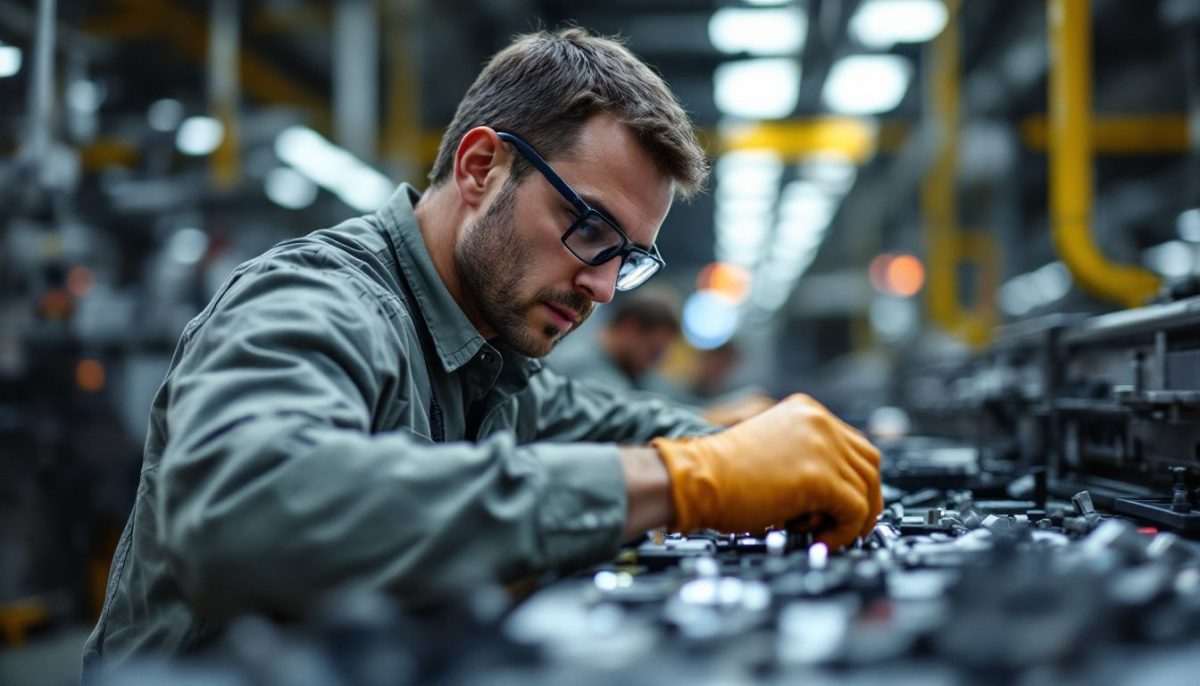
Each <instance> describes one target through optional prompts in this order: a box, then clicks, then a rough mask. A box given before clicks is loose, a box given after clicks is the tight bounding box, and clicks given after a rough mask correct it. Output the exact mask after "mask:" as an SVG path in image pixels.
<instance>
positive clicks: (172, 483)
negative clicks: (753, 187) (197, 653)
mask: <svg viewBox="0 0 1200 686" xmlns="http://www.w3.org/2000/svg"><path fill="white" fill-rule="evenodd" d="M706 172H707V161H706V158H705V155H704V152H703V150H702V149H701V148H700V146H699V144H698V143H697V140H696V138H695V134H694V133H693V131H692V127H691V123H690V122H689V120H688V118H687V116H686V115H685V113H684V112H683V109H682V108H681V107H680V106H679V104H678V103H677V102H676V101H675V99H674V96H673V95H672V94H671V92H670V91H669V90H668V88H667V86H666V84H665V83H664V82H663V81H662V79H661V78H660V77H659V76H657V75H656V74H655V72H654V71H653V70H651V69H650V68H649V67H647V66H646V65H645V64H643V63H642V62H641V61H640V60H638V59H637V58H636V57H635V56H634V55H633V54H632V53H630V52H629V51H628V50H627V49H625V48H624V47H623V46H622V45H620V44H619V43H617V42H614V41H612V40H609V39H605V38H600V37H595V36H592V35H589V34H588V33H587V32H585V31H583V30H581V29H568V30H564V31H561V32H556V33H551V32H539V33H536V34H533V35H529V36H525V37H522V38H519V39H518V40H516V41H515V42H514V43H513V44H512V45H510V46H509V47H508V48H506V49H504V50H503V51H501V52H500V53H499V54H497V55H496V56H495V57H494V58H493V59H492V61H491V62H490V63H489V64H488V65H487V66H486V67H485V68H484V70H483V72H482V73H481V74H480V76H479V77H478V79H477V80H476V81H475V83H474V84H473V85H472V86H471V88H470V89H469V90H468V91H467V94H466V95H465V97H464V98H463V101H462V102H461V103H460V105H459V108H458V111H457V112H456V114H455V116H454V119H453V121H452V122H451V123H450V126H449V127H448V129H447V131H446V133H445V136H444V138H443V140H442V144H441V148H440V150H439V152H438V157H437V160H436V162H435V164H434V167H433V170H432V172H431V174H430V186H429V188H428V190H427V191H426V192H425V193H424V194H421V193H418V192H417V191H416V190H415V189H414V188H412V187H411V186H408V185H403V186H401V187H400V189H398V190H397V191H396V193H395V194H394V195H393V196H392V198H391V200H390V201H389V202H388V204H387V205H385V206H384V207H383V208H381V209H380V210H378V211H377V212H375V213H373V214H369V215H366V216H363V217H358V218H355V219H350V220H348V221H346V222H344V223H342V224H340V225H338V226H336V227H333V228H330V229H325V230H322V231H317V232H315V233H313V234H310V235H308V236H305V237H302V238H298V239H294V240H291V241H286V242H284V243H281V244H279V245H278V246H276V247H274V248H273V249H271V250H270V251H268V252H267V253H265V254H263V255H261V256H260V257H258V258H255V259H253V260H251V261H249V262H247V263H245V264H243V265H241V266H240V267H238V268H237V269H236V270H235V271H234V272H233V274H232V275H231V276H230V277H229V279H228V280H227V281H226V282H225V284H224V285H223V286H222V287H221V288H220V290H219V291H218V292H217V295H216V296H215V297H214V298H213V300H212V302H210V303H209V305H208V306H207V307H206V308H205V309H204V310H203V311H202V312H201V313H200V314H199V315H198V316H197V317H196V318H195V319H193V320H192V321H191V322H190V323H189V324H188V325H187V327H186V328H185V329H184V331H183V335H182V338H181V340H180V343H179V346H178V348H177V350H176V353H175V356H174V358H173V360H172V362H171V366H170V368H169V370H168V372H167V377H166V379H165V380H164V382H163V385H162V386H161V388H160V390H159V393H158V395H157V396H156V398H155V400H154V404H153V406H152V408H151V416H150V431H149V435H148V437H147V441H146V448H145V455H144V463H143V467H142V472H141V483H140V486H139V489H138V493H137V499H136V502H135V504H134V510H133V513H132V514H131V516H130V519H129V520H128V523H127V525H126V528H125V532H124V534H123V536H122V538H121V541H120V543H119V545H118V548H117V551H116V556H115V559H114V562H113V565H112V572H111V575H110V578H109V581H108V592H107V594H106V601H105V604H104V609H103V612H102V614H101V617H100V620H99V622H98V624H97V626H96V629H95V630H94V631H93V633H92V635H91V637H90V638H89V640H88V642H87V645H86V647H85V654H84V663H85V671H86V672H87V673H89V674H90V670H91V668H92V667H93V666H95V665H98V664H100V663H101V662H105V661H110V662H115V661H120V660H122V659H125V658H127V657H128V656H131V655H135V654H139V653H142V654H144V653H167V652H178V651H187V650H192V649H195V648H197V647H200V646H203V645H205V644H206V643H208V642H209V641H211V640H212V639H213V638H214V637H216V636H217V635H219V634H220V633H221V631H222V628H223V626H224V625H225V622H226V621H227V620H228V619H229V618H231V617H233V616H236V615H239V614H244V613H249V612H260V613H266V614H269V615H271V616H275V617H288V616H294V615H296V614H297V613H298V612H300V611H301V610H303V609H304V608H305V607H307V606H308V605H309V604H310V603H311V602H312V601H313V600H315V599H317V598H319V597H321V596H322V595H323V594H325V593H327V592H328V591H330V590H331V589H334V588H337V587H341V586H346V585H357V586H364V587H367V588H375V589H385V590H388V591H390V592H392V593H394V594H395V595H396V596H397V597H399V598H401V599H403V600H405V601H407V602H411V603H429V602H433V601H436V600H438V599H442V598H447V597H452V596H453V595H454V594H456V593H457V592H460V591H461V590H462V589H463V588H465V587H467V586H469V585H471V584H476V583H481V582H487V581H492V580H496V579H499V580H512V579H516V578H520V577H524V576H528V575H531V574H536V573H539V572H542V571H544V570H550V569H564V568H572V567H576V566H578V565H581V564H585V563H589V562H594V561H597V560H600V559H604V558H606V557H609V556H611V555H613V554H614V553H615V551H616V549H617V546H618V544H619V543H620V541H621V540H622V539H623V538H626V537H629V536H631V535H634V534H637V533H639V532H644V531H646V530H648V529H651V528H654V527H659V526H673V527H675V528H676V529H680V530H692V529H697V528H713V529H719V530H724V531H748V530H754V529H758V530H761V529H763V528H765V527H767V526H769V525H771V524H774V523H778V522H785V521H788V520H791V519H794V518H799V517H808V518H810V519H820V520H822V521H827V522H828V523H829V526H828V528H825V529H823V530H821V531H817V532H815V533H816V535H817V538H818V539H819V540H821V541H823V542H826V543H827V544H829V545H830V546H831V547H834V548H836V547H839V546H843V545H846V544H849V543H850V542H852V541H853V540H854V538H855V537H857V536H864V535H866V534H867V533H869V532H870V531H871V530H872V529H873V527H874V522H875V517H876V515H877V514H878V512H879V511H880V509H881V507H882V503H881V499H880V484H879V473H878V465H879V453H878V451H876V449H875V448H874V447H873V446H871V444H870V443H869V442H867V440H866V439H865V438H863V436H862V435H861V434H859V433H858V432H857V431H855V430H854V429H852V428H850V427H849V426H847V425H845V424H844V423H842V422H841V421H840V420H839V419H837V418H836V417H834V416H833V415H832V414H830V413H829V412H828V411H827V410H826V409H825V408H824V407H822V406H821V405H820V404H818V403H817V402H816V401H814V400H812V399H810V398H807V397H805V396H793V397H792V398H789V399H787V400H784V401H783V402H781V403H779V404H778V405H776V406H774V407H772V408H771V409H770V410H767V411H766V412H763V413H762V414H760V415H758V416H756V417H754V418H753V419H750V420H748V421H746V422H743V423H741V424H738V425H737V426H734V427H732V428H730V429H727V430H725V431H722V432H720V433H712V432H713V431H714V428H713V427H712V426H711V425H709V424H707V423H705V422H703V421H702V420H701V419H700V418H698V417H697V416H695V415H694V414H692V413H690V412H687V411H684V410H682V409H680V408H677V407H673V406H671V405H669V404H668V403H666V402H664V401H661V400H652V399H644V398H639V399H628V398H625V397H623V396H622V395H621V394H618V393H615V392H612V391H606V390H604V389H603V388H601V387H599V386H590V385H586V386H585V385H583V384H576V383H574V382H573V381H572V380H570V379H569V378H567V377H564V376H562V375H560V374H557V373H555V372H554V371H552V370H548V369H543V368H542V365H541V363H540V362H539V361H538V360H537V359H536V358H540V357H543V356H545V355H546V354H547V353H548V352H549V351H550V350H551V349H552V348H553V347H554V346H555V345H556V344H557V343H558V341H559V340H560V339H561V338H562V337H563V336H565V335H567V334H568V333H569V332H570V331H572V330H573V329H575V328H576V327H577V326H578V325H579V324H580V323H581V322H582V321H583V320H585V319H586V318H587V317H588V316H589V315H590V314H591V311H592V308H593V307H594V306H595V305H596V304H597V303H606V302H608V301H610V300H611V299H612V298H613V295H614V293H615V291H617V290H631V289H633V288H636V287H637V286H639V285H641V284H642V283H644V282H645V281H646V280H647V279H648V278H650V277H651V276H652V275H653V274H654V273H655V272H657V271H658V270H659V269H660V268H661V267H662V266H663V264H664V262H663V258H662V257H661V256H660V254H659V252H658V250H657V248H655V245H654V243H655V238H656V237H657V234H658V231H659V228H660V226H661V225H662V223H663V220H664V218H665V217H666V214H667V211H668V210H669V208H670V206H671V203H672V201H673V199H674V198H675V197H676V196H680V197H686V196H688V195H690V194H692V193H694V192H695V191H696V190H698V189H699V188H700V186H701V184H702V182H703V180H704V178H705V175H706ZM647 442H649V445H647Z"/></svg>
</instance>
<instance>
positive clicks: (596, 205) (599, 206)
mask: <svg viewBox="0 0 1200 686" xmlns="http://www.w3.org/2000/svg"><path fill="white" fill-rule="evenodd" d="M579 197H580V198H581V199H582V200H583V201H584V202H586V203H587V204H588V206H589V207H591V208H592V209H594V210H596V211H598V212H599V213H600V214H603V215H604V217H605V218H606V219H608V220H609V221H610V222H612V223H613V224H615V225H616V226H617V227H618V228H620V229H621V231H624V232H625V235H626V236H628V235H629V231H627V230H626V229H625V227H624V226H621V222H619V221H617V219H616V217H615V216H614V215H613V213H612V212H611V211H609V209H608V208H607V207H605V206H604V203H602V202H600V199H599V198H597V197H595V196H593V195H585V194H583V193H579ZM629 242H630V243H632V244H633V246H634V247H635V248H640V249H642V250H645V251H646V252H650V248H651V246H649V245H643V244H641V243H634V242H633V239H630V240H629Z"/></svg>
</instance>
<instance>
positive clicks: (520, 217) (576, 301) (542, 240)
mask: <svg viewBox="0 0 1200 686" xmlns="http://www.w3.org/2000/svg"><path fill="white" fill-rule="evenodd" d="M510 152H511V153H512V154H513V155H516V154H518V153H516V151H515V150H511V149H510ZM547 161H548V162H550V163H551V164H552V165H553V166H554V169H555V171H557V172H558V173H559V175H560V176H562V178H563V180H565V181H566V182H567V183H568V184H570V185H571V187H572V188H574V189H575V191H576V192H577V193H579V195H580V196H582V197H583V199H584V200H585V201H587V202H588V203H589V204H591V205H592V206H593V207H597V208H598V209H603V210H605V211H607V212H608V214H610V215H611V216H612V217H613V219H615V220H616V221H617V222H618V223H619V224H620V225H621V227H622V229H624V231H625V233H626V234H627V235H628V236H629V239H630V240H631V241H632V242H633V243H635V244H639V245H650V244H651V243H653V241H654V239H655V237H656V236H657V233H658V227H659V226H660V225H661V224H662V221H663V219H664V218H665V217H666V214H667V210H669V209H670V205H671V183H670V179H668V178H667V177H666V176H665V175H664V174H662V173H661V172H660V171H659V170H658V168H657V166H656V165H655V164H654V161H653V160H652V159H650V157H649V156H648V155H647V154H646V152H645V151H644V150H643V149H642V148H641V146H640V144H638V142H637V140H636V139H635V138H634V136H633V134H632V133H631V132H630V131H629V129H627V128H626V127H625V126H624V125H623V124H620V123H619V122H617V121H616V120H614V119H612V118H611V117H607V116H604V115H601V116H597V117H594V118H592V119H591V120H589V121H588V122H587V123H586V124H585V125H584V126H583V127H582V129H581V131H580V135H579V139H578V141H577V142H576V144H575V146H574V147H573V149H572V150H571V151H570V152H569V153H567V154H564V155H562V156H560V157H558V158H556V159H550V160H547ZM573 211H574V210H573V208H572V206H571V204H570V203H569V202H567V201H566V200H565V199H564V198H563V197H562V196H561V195H560V194H559V193H558V191H556V190H555V189H554V188H553V187H552V186H551V185H550V184H549V183H548V182H547V181H546V180H545V178H544V177H543V176H542V175H541V174H540V173H538V172H537V171H536V170H530V171H529V172H528V173H527V174H525V176H523V177H522V179H521V180H520V181H519V182H518V183H516V184H514V183H512V181H511V179H510V180H508V181H506V182H505V185H504V187H503V188H502V189H501V190H500V192H499V193H498V194H497V197H496V199H495V200H493V202H492V204H491V206H490V207H488V209H487V210H486V211H485V213H484V214H483V216H482V217H480V218H479V219H478V220H476V221H474V222H473V223H472V224H470V225H469V226H468V227H467V228H466V230H465V231H464V232H463V234H462V236H461V237H460V239H459V241H458V244H457V245H456V246H455V261H456V265H457V269H458V273H459V278H460V279H461V280H462V283H463V286H464V295H465V297H468V298H471V299H472V301H473V304H474V305H475V307H476V308H477V309H478V311H479V313H480V316H481V317H482V319H483V321H484V322H485V323H486V324H487V325H488V327H490V328H491V329H492V331H493V332H494V333H495V334H496V336H497V337H498V338H499V339H500V340H502V341H503V342H504V343H506V344H508V345H509V346H510V347H512V348H513V349H514V350H516V351H517V352H519V353H521V354H522V355H526V356H529V357H541V356H544V355H546V354H547V353H549V352H550V351H551V350H552V349H553V348H554V346H555V345H556V344H557V343H558V341H560V340H562V338H563V337H564V336H566V335H567V334H568V333H569V332H571V331H572V330H574V329H575V328H577V327H578V326H579V324H581V323H583V321H584V320H586V319H587V318H588V317H589V316H590V315H591V313H592V309H593V307H594V306H595V304H596V303H605V302H608V301H610V300H612V297H613V293H614V291H615V288H616V279H617V271H618V269H619V268H620V260H619V258H618V259H613V260H611V261H609V262H607V263H605V264H602V265H599V266H595V267H593V266H589V265H586V264H584V263H583V262H581V261H579V260H578V259H577V258H576V257H575V256H574V255H572V254H571V252H570V251H569V250H568V249H567V248H566V246H564V245H563V243H562V240H561V239H562V235H563V233H565V232H566V230H567V229H568V228H569V227H570V226H571V223H572V221H573V220H574V214H573Z"/></svg>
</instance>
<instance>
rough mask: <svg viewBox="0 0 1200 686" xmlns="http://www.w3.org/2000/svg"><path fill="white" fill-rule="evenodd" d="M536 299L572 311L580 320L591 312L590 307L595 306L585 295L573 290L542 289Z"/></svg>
mask: <svg viewBox="0 0 1200 686" xmlns="http://www.w3.org/2000/svg"><path fill="white" fill-rule="evenodd" d="M537 300H538V301H543V302H548V303H551V304H553V305H555V306H556V307H561V308H563V309H564V310H569V311H571V312H574V313H575V314H577V315H578V318H579V321H581V322H582V321H583V320H584V319H587V318H588V317H589V316H590V315H591V314H592V307H594V306H595V304H594V303H593V302H592V301H591V300H589V299H588V298H587V297H586V296H584V295H581V294H579V293H575V292H573V291H543V292H542V293H539V294H538V298H537Z"/></svg>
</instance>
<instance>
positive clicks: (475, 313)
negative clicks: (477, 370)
mask: <svg viewBox="0 0 1200 686" xmlns="http://www.w3.org/2000/svg"><path fill="white" fill-rule="evenodd" d="M454 201H455V198H454V193H453V187H452V186H451V185H450V184H442V185H441V186H437V187H433V188H430V189H429V190H427V191H426V192H425V194H424V195H422V196H421V202H419V203H417V206H416V207H415V208H413V214H414V215H415V216H416V218H417V226H419V227H420V229H421V237H422V238H423V239H424V240H425V249H426V250H428V251H429V257H430V259H432V260H433V268H434V269H435V270H437V273H438V276H439V277H441V279H442V283H443V284H445V285H446V290H448V291H450V297H452V298H454V302H455V303H457V304H458V307H459V309H461V310H462V311H463V314H465V315H467V319H468V320H469V321H470V322H471V324H472V325H473V326H474V327H475V330H476V331H478V332H479V334H480V335H481V336H483V337H484V338H486V339H489V340H490V339H492V338H494V337H495V332H494V331H492V330H491V327H489V326H488V325H487V324H486V323H485V322H484V321H483V317H482V315H481V314H480V312H479V307H478V306H477V305H476V303H475V299H474V298H473V297H470V295H469V294H467V293H465V292H464V290H463V285H462V279H460V278H459V274H458V264H457V262H456V261H455V259H454V249H455V246H456V245H457V244H458V238H459V236H460V235H461V234H462V231H463V228H464V226H465V224H466V221H467V218H466V216H465V214H464V213H463V212H462V208H461V205H459V204H458V203H456V202H454Z"/></svg>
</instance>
